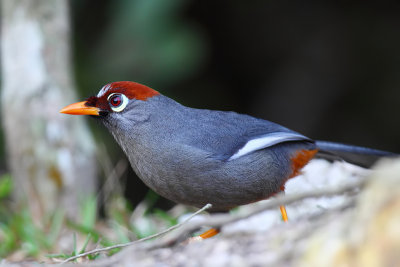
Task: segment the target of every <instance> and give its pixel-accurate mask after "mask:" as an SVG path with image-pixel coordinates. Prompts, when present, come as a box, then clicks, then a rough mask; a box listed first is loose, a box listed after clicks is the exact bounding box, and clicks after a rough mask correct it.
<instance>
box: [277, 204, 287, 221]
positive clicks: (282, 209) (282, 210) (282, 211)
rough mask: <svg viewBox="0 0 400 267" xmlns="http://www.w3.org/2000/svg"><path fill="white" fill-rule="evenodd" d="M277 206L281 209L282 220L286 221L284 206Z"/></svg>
mask: <svg viewBox="0 0 400 267" xmlns="http://www.w3.org/2000/svg"><path fill="white" fill-rule="evenodd" d="M279 208H280V209H281V213H282V219H283V221H284V222H287V221H288V216H287V213H286V208H285V206H284V205H282V206H280V207H279Z"/></svg>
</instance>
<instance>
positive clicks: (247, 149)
mask: <svg viewBox="0 0 400 267" xmlns="http://www.w3.org/2000/svg"><path fill="white" fill-rule="evenodd" d="M296 140H309V139H308V138H307V137H305V136H303V135H301V134H296V133H286V132H277V133H273V134H268V135H264V136H260V137H257V138H254V139H252V140H250V141H248V142H247V143H246V144H245V145H244V146H243V147H242V148H241V149H239V150H238V151H237V152H236V153H235V154H233V155H232V156H231V157H230V158H229V159H228V160H233V159H237V158H240V157H241V156H244V155H247V154H249V153H252V152H254V151H257V150H260V149H264V148H266V147H270V146H273V145H276V144H279V143H282V142H287V141H296Z"/></svg>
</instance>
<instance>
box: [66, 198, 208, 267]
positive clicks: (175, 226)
mask: <svg viewBox="0 0 400 267" xmlns="http://www.w3.org/2000/svg"><path fill="white" fill-rule="evenodd" d="M211 207H212V205H211V204H207V205H205V206H204V207H203V208H201V209H199V210H198V211H196V212H195V213H193V214H192V215H190V216H189V217H188V218H187V219H186V220H184V221H183V222H180V223H178V224H176V225H174V226H171V227H170V228H168V229H165V230H164V231H161V232H159V233H157V234H154V235H150V236H147V237H145V238H142V239H139V240H135V241H132V242H128V243H124V244H117V245H114V246H109V247H104V248H98V249H94V250H91V251H87V252H84V253H81V254H78V255H75V256H73V257H69V258H68V259H66V260H64V261H63V262H61V264H64V263H67V262H69V261H72V260H75V259H78V258H81V257H85V256H87V255H91V254H96V253H100V252H106V251H110V250H112V249H115V248H123V247H127V246H131V245H133V244H137V243H140V242H144V241H147V240H150V239H153V238H157V237H160V236H162V235H165V234H167V233H169V232H171V231H173V230H175V229H176V228H179V227H181V226H182V225H184V224H185V223H187V222H188V221H190V220H191V219H192V218H193V217H195V216H196V215H198V214H199V213H201V212H203V211H205V210H208V209H210V208H211Z"/></svg>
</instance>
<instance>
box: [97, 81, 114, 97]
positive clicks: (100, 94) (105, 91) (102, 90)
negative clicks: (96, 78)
mask: <svg viewBox="0 0 400 267" xmlns="http://www.w3.org/2000/svg"><path fill="white" fill-rule="evenodd" d="M110 88H111V85H110V84H106V85H104V86H103V88H101V89H100V91H99V92H98V93H97V97H98V98H100V97H102V96H103V95H105V94H106V93H107V91H108V90H109V89H110Z"/></svg>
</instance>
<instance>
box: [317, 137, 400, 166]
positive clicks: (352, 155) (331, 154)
mask: <svg viewBox="0 0 400 267" xmlns="http://www.w3.org/2000/svg"><path fill="white" fill-rule="evenodd" d="M315 144H316V145H317V147H318V149H319V151H318V154H317V157H319V158H324V159H328V160H337V159H342V160H344V161H347V162H349V163H352V164H356V165H358V166H361V167H366V168H369V167H371V166H372V165H373V164H374V163H375V162H376V161H377V160H378V159H380V158H384V157H397V156H399V154H395V153H392V152H386V151H382V150H377V149H372V148H367V147H360V146H352V145H345V144H340V143H334V142H328V141H316V142H315Z"/></svg>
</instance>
